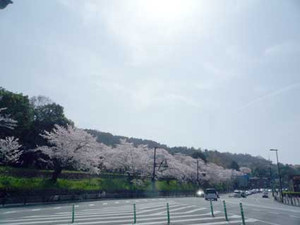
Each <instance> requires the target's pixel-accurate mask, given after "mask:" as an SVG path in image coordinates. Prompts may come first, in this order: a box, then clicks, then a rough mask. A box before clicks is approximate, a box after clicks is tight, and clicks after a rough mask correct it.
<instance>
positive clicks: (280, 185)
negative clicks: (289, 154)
mask: <svg viewBox="0 0 300 225" xmlns="http://www.w3.org/2000/svg"><path fill="white" fill-rule="evenodd" d="M270 151H271V152H276V160H277V169H278V176H279V187H280V200H281V202H283V194H282V183H281V175H280V168H279V162H278V149H270Z"/></svg>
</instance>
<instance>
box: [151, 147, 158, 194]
mask: <svg viewBox="0 0 300 225" xmlns="http://www.w3.org/2000/svg"><path fill="white" fill-rule="evenodd" d="M156 149H157V147H154V155H153V172H152V191H153V194H154V192H155V168H156Z"/></svg>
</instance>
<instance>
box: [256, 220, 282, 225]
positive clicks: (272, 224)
mask: <svg viewBox="0 0 300 225" xmlns="http://www.w3.org/2000/svg"><path fill="white" fill-rule="evenodd" d="M257 221H259V222H261V223H265V224H269V225H280V224H278V223H271V222H267V221H263V220H257Z"/></svg>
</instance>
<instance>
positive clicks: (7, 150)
mask: <svg viewBox="0 0 300 225" xmlns="http://www.w3.org/2000/svg"><path fill="white" fill-rule="evenodd" d="M20 147H21V145H20V144H19V140H18V139H17V138H15V137H6V138H5V139H0V164H2V165H7V164H11V163H16V162H18V160H19V158H20V155H21V154H22V151H21V150H20Z"/></svg>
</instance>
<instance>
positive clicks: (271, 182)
mask: <svg viewBox="0 0 300 225" xmlns="http://www.w3.org/2000/svg"><path fill="white" fill-rule="evenodd" d="M269 161H270V157H269ZM270 188H272V196H273V197H274V182H273V175H272V162H271V161H270Z"/></svg>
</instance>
